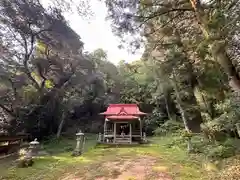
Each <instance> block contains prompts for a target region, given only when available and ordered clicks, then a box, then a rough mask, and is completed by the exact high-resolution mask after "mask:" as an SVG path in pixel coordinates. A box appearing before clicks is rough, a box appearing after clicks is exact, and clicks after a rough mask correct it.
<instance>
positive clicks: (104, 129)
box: [103, 118, 107, 142]
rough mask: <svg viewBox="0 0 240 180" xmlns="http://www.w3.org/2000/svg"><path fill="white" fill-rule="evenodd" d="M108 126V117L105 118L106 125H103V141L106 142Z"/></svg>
mask: <svg viewBox="0 0 240 180" xmlns="http://www.w3.org/2000/svg"><path fill="white" fill-rule="evenodd" d="M106 126H107V118H106V119H105V121H104V126H103V142H105V135H106V134H105V133H106Z"/></svg>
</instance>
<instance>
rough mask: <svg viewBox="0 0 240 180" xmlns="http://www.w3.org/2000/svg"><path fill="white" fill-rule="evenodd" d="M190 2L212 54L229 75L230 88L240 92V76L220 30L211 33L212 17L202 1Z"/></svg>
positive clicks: (193, 0) (194, 0) (192, 0)
mask: <svg viewBox="0 0 240 180" xmlns="http://www.w3.org/2000/svg"><path fill="white" fill-rule="evenodd" d="M189 1H190V3H191V5H192V7H193V9H194V11H195V15H196V18H197V21H198V24H199V26H200V29H201V30H202V33H203V35H204V37H205V38H206V39H207V40H210V46H211V52H212V55H213V57H214V59H215V60H216V61H217V62H218V63H219V64H220V65H221V67H222V68H223V70H224V72H225V73H226V74H227V75H228V77H229V85H230V87H231V88H232V89H233V90H234V91H240V76H239V74H238V72H237V70H236V69H235V66H234V64H233V63H232V60H231V59H230V57H229V55H228V53H227V51H226V42H225V39H222V38H220V37H221V32H220V30H219V32H218V33H216V32H214V33H211V31H210V30H209V29H208V27H207V22H209V21H210V17H209V15H207V14H206V12H205V11H204V8H203V7H202V5H201V1H199V0H189ZM212 34H213V35H212ZM211 36H214V37H211Z"/></svg>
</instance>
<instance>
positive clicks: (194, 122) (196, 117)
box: [173, 70, 203, 133]
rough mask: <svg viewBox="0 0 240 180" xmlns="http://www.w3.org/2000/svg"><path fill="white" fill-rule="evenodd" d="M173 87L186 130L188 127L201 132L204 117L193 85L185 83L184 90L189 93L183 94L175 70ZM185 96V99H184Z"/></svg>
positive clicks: (190, 129) (192, 130) (194, 131)
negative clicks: (199, 108)
mask: <svg viewBox="0 0 240 180" xmlns="http://www.w3.org/2000/svg"><path fill="white" fill-rule="evenodd" d="M173 81H174V82H173V87H174V90H175V92H176V96H177V101H178V104H179V110H180V113H181V115H182V118H183V122H184V124H185V126H186V127H185V128H186V130H187V129H188V130H189V131H191V132H193V133H199V132H200V131H201V127H200V125H201V123H202V122H203V121H202V117H201V113H200V111H199V110H198V105H197V100H196V97H195V95H194V90H193V88H192V86H190V85H189V84H184V85H185V86H184V87H183V88H184V92H186V93H187V94H188V95H187V97H186V95H184V96H183V95H181V91H183V90H181V89H180V87H178V85H177V82H178V81H177V77H176V74H175V70H173ZM183 98H184V99H183Z"/></svg>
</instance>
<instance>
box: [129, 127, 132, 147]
mask: <svg viewBox="0 0 240 180" xmlns="http://www.w3.org/2000/svg"><path fill="white" fill-rule="evenodd" d="M129 129H130V133H129V134H130V144H132V123H130V125H129Z"/></svg>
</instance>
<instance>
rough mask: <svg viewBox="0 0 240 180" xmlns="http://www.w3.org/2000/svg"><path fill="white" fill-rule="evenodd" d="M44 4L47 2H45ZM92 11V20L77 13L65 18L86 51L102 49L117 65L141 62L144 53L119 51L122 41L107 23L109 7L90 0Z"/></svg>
mask: <svg viewBox="0 0 240 180" xmlns="http://www.w3.org/2000/svg"><path fill="white" fill-rule="evenodd" d="M43 1H44V3H45V2H46V1H47V0H43ZM89 3H90V6H91V10H92V11H93V12H94V15H93V17H91V18H90V20H86V19H84V18H81V17H79V15H78V14H77V13H73V14H68V15H67V16H65V18H66V19H67V20H68V21H69V24H70V26H71V28H72V29H73V30H74V31H76V32H77V33H78V34H79V35H80V37H81V39H82V41H83V42H84V50H85V51H89V52H91V51H94V50H95V49H98V48H102V49H103V50H105V51H106V52H107V54H108V60H109V61H111V62H112V63H114V64H117V63H118V62H119V61H120V60H125V61H127V62H131V61H134V60H139V59H140V57H141V55H142V53H140V52H137V53H135V54H134V55H133V54H132V53H130V52H129V51H128V50H127V49H119V48H118V45H119V44H120V39H119V38H118V37H117V36H114V34H113V33H112V30H111V25H110V22H109V21H106V20H105V18H106V15H107V7H106V6H105V4H104V2H100V1H99V0H89Z"/></svg>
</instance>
